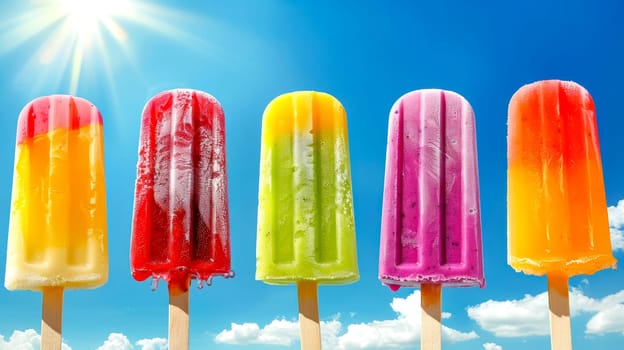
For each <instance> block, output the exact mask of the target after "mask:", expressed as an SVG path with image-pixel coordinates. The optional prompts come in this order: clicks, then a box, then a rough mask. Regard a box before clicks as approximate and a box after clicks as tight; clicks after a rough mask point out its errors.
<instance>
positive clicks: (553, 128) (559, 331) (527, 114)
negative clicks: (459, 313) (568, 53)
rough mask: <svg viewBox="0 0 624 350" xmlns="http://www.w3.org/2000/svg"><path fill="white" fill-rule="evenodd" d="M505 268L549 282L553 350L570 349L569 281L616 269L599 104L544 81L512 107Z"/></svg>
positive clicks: (567, 86) (573, 88) (565, 85)
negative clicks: (507, 266)
mask: <svg viewBox="0 0 624 350" xmlns="http://www.w3.org/2000/svg"><path fill="white" fill-rule="evenodd" d="M508 126H509V135H508V154H507V157H508V182H507V190H508V200H507V202H508V211H507V216H508V220H507V222H508V262H509V265H511V266H512V267H513V268H514V269H516V270H517V271H522V272H524V273H527V274H534V275H543V274H547V275H548V303H549V308H550V332H551V347H552V349H556V350H567V349H572V337H571V330H570V306H569V305H570V303H569V300H568V298H569V296H568V278H569V277H570V276H574V275H578V274H592V273H594V272H596V271H598V270H601V269H604V268H607V267H610V266H615V263H616V261H615V258H614V257H613V254H612V251H611V241H610V236H609V222H608V218H607V204H606V198H605V189H604V182H603V177H602V165H601V160H600V146H599V143H598V131H597V127H596V112H595V108H594V102H593V100H592V98H591V96H590V95H589V93H588V92H587V91H586V90H585V89H584V88H583V87H581V86H580V85H578V84H576V83H573V82H563V81H558V80H548V81H540V82H536V83H533V84H529V85H526V86H524V87H522V88H521V89H520V90H518V91H517V92H516V93H515V94H514V96H513V97H512V99H511V101H510V103H509V123H508Z"/></svg>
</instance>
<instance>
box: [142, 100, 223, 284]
mask: <svg viewBox="0 0 624 350" xmlns="http://www.w3.org/2000/svg"><path fill="white" fill-rule="evenodd" d="M131 265H132V273H133V276H134V277H135V279H137V280H139V281H142V280H145V279H146V278H148V277H150V276H151V277H153V278H154V279H156V280H157V279H163V280H165V281H167V282H168V283H169V287H170V288H178V289H180V290H186V288H188V284H189V282H190V280H191V279H197V280H199V281H200V286H201V285H202V282H203V281H207V282H208V283H210V280H211V278H212V277H213V276H224V277H232V276H233V272H232V271H231V269H230V248H229V214H228V195H227V174H226V159H225V125H224V116H223V111H222V109H221V107H220V105H219V103H218V102H217V101H216V100H215V99H214V98H213V97H212V96H210V95H208V94H205V93H200V92H197V91H192V90H174V91H169V92H164V93H161V94H160V95H157V96H156V97H154V98H153V99H152V100H150V101H149V102H148V104H147V105H146V107H145V110H144V113H143V121H142V126H141V141H140V145H139V162H138V164H137V181H136V189H135V208H134V218H133V234H132V247H131Z"/></svg>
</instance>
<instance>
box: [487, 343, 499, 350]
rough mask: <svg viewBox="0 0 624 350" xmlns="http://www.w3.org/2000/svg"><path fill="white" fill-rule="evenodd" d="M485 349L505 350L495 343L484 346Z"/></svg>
mask: <svg viewBox="0 0 624 350" xmlns="http://www.w3.org/2000/svg"><path fill="white" fill-rule="evenodd" d="M483 349H485V350H503V347H502V346H500V345H498V344H494V343H485V344H483Z"/></svg>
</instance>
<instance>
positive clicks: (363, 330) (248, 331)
mask: <svg viewBox="0 0 624 350" xmlns="http://www.w3.org/2000/svg"><path fill="white" fill-rule="evenodd" d="M419 305H420V292H419V291H415V292H414V293H412V294H410V295H409V296H408V297H406V298H394V299H393V300H392V303H390V307H391V308H392V310H394V312H396V313H397V317H396V318H395V319H392V320H381V321H372V322H368V323H359V324H351V325H349V326H347V329H346V332H345V333H344V334H341V332H342V328H343V326H342V323H341V322H340V320H339V317H340V315H338V316H336V317H335V318H334V319H333V320H331V321H327V322H321V334H322V337H323V339H322V342H323V348H324V349H328V350H352V349H353V350H354V349H403V348H408V347H413V346H414V344H418V342H419V339H420V306H419ZM442 315H443V318H445V319H447V318H450V317H451V316H452V315H451V314H450V313H447V312H444V313H443V314H442ZM442 337H443V340H444V341H445V342H448V343H455V342H460V341H466V340H471V339H476V338H478V335H477V334H476V333H475V332H474V331H471V332H467V333H466V332H461V331H458V330H455V329H451V328H448V327H444V326H443V327H442ZM298 340H299V324H298V322H297V321H286V320H274V321H273V322H271V323H270V324H269V325H267V326H265V327H264V328H260V326H259V325H258V324H256V323H244V324H236V323H233V324H232V326H231V328H230V329H229V330H223V331H222V332H221V333H219V334H217V336H216V337H215V341H216V342H217V343H227V344H240V345H246V344H271V345H284V346H287V345H292V344H293V343H294V342H296V341H298Z"/></svg>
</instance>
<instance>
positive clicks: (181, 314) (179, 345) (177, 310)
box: [169, 288, 189, 350]
mask: <svg viewBox="0 0 624 350" xmlns="http://www.w3.org/2000/svg"><path fill="white" fill-rule="evenodd" d="M188 348H189V290H188V288H187V289H186V291H179V290H171V289H170V290H169V349H172V350H174V349H175V350H188Z"/></svg>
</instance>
